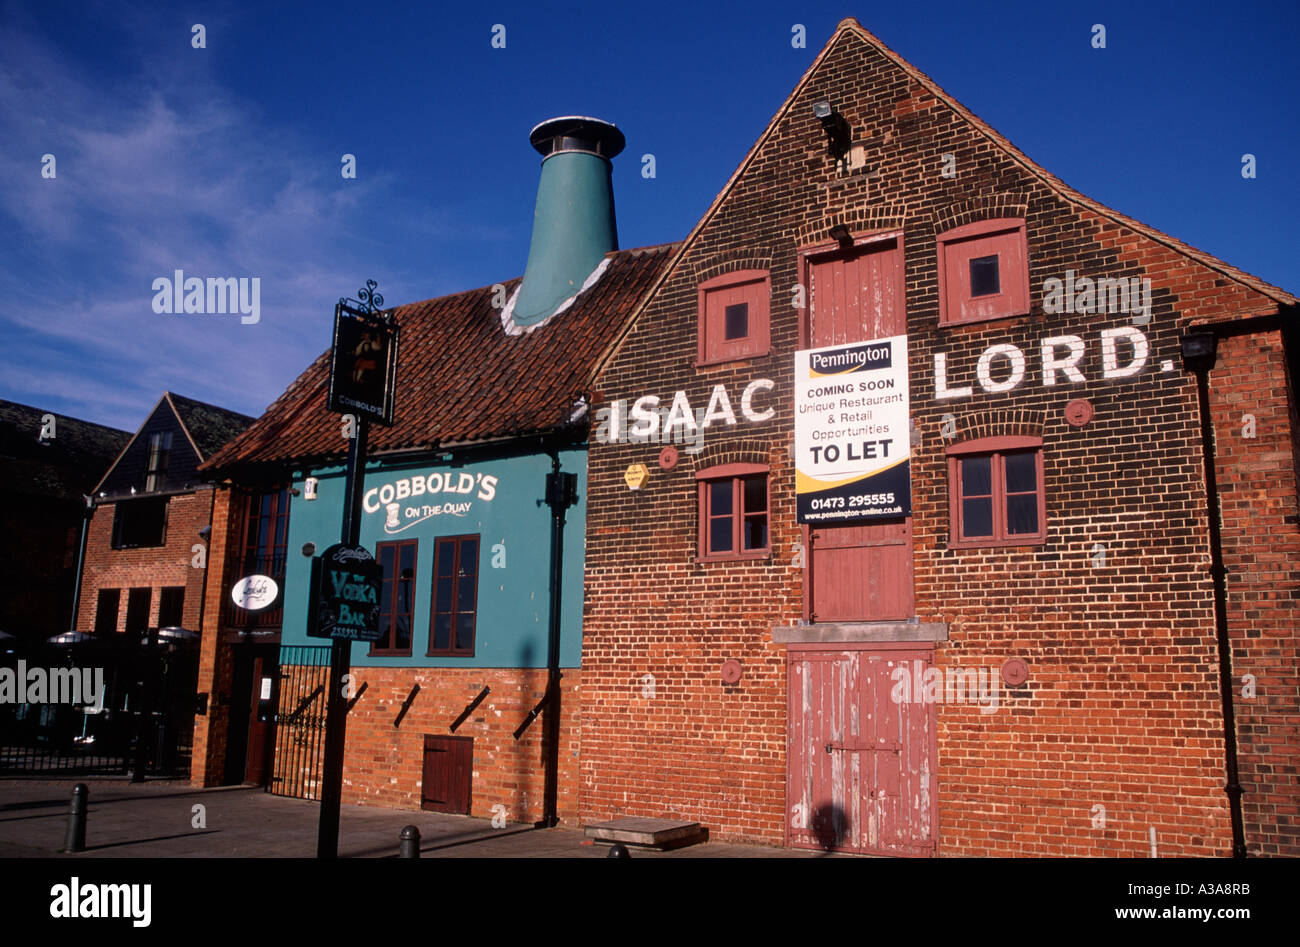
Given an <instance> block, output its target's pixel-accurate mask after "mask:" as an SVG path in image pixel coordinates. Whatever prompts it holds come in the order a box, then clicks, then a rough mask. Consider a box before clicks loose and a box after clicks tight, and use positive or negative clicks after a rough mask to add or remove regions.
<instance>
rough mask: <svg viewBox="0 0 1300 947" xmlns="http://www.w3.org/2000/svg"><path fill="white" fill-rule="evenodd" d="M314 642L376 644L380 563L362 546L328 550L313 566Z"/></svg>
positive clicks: (339, 546)
mask: <svg viewBox="0 0 1300 947" xmlns="http://www.w3.org/2000/svg"><path fill="white" fill-rule="evenodd" d="M312 572H313V577H312V599H313V601H312V617H313V619H314V620H313V622H312V627H311V628H310V629H309V630H308V632H307V633H308V634H309V635H311V636H312V637H314V638H341V639H344V640H347V641H376V640H378V639H379V637H380V632H379V591H380V583H381V582H382V581H383V575H382V573H381V570H380V566H379V563H378V562H376V561H375V558H374V556H372V555H370V553H369V552H368V551H367V550H366V549H365V547H363V546H346V545H343V544H342V543H338V544H335V545H333V546H330V548H329V549H326V550H325V552H324V553H322V554H321V555H320V557H319V558H318V559H317V560H316V561H315V562H314V563H313V569H312Z"/></svg>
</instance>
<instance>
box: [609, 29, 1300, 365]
mask: <svg viewBox="0 0 1300 947" xmlns="http://www.w3.org/2000/svg"><path fill="white" fill-rule="evenodd" d="M847 34H854V35H856V36H857V37H858V38H859V39H861V40H863V41H864V42H866V43H868V44H869V45H871V46H873V47H875V48H876V50H877V51H878V52H879V53H880V54H881V55H883V56H884V57H885V58H886V59H887V60H889V61H890V62H891V63H893V64H894V65H896V66H898V67H899V68H900V69H902V70H903V72H904V73H906V74H907V75H908V76H910V77H911V78H913V79H914V80H916V81H917V82H919V83H921V85H923V86H924V87H925V88H926V89H927V90H928V91H929V92H930V94H932V95H934V96H935V97H936V98H937V99H939V101H941V102H942V103H943V104H945V105H947V106H948V107H949V108H950V109H952V110H953V111H954V112H955V113H956V114H957V116H958V117H959V118H962V119H964V120H966V121H967V122H969V123H970V125H971V126H972V127H973V128H974V129H975V130H976V131H978V132H980V133H982V134H983V135H984V136H985V137H986V138H988V139H989V141H990V142H992V143H993V144H994V145H995V146H996V147H997V148H998V149H1000V150H1002V151H1003V152H1005V153H1006V154H1007V156H1008V157H1009V158H1011V159H1012V160H1013V161H1015V162H1016V163H1018V164H1020V165H1021V166H1022V167H1024V169H1025V170H1026V171H1027V172H1029V173H1030V174H1031V175H1033V176H1035V177H1037V178H1039V179H1040V180H1042V182H1043V183H1044V185H1046V186H1047V187H1048V188H1049V189H1050V190H1052V191H1054V192H1056V193H1057V194H1058V195H1059V196H1060V197H1062V198H1064V199H1065V200H1068V201H1073V202H1075V203H1078V204H1081V205H1083V206H1084V207H1086V208H1088V209H1089V210H1092V211H1093V212H1094V213H1098V214H1100V215H1102V216H1104V217H1109V218H1111V219H1112V220H1114V221H1115V222H1116V223H1119V224H1121V225H1123V226H1125V227H1128V228H1130V229H1132V230H1135V231H1137V232H1138V233H1140V234H1143V235H1145V236H1147V237H1148V238H1150V239H1152V240H1154V241H1156V242H1157V243H1160V244H1163V245H1165V246H1167V247H1169V248H1170V249H1172V250H1174V251H1176V252H1178V253H1181V254H1183V255H1184V256H1186V257H1188V258H1190V259H1192V260H1194V261H1195V262H1198V263H1200V264H1201V265H1203V266H1206V267H1208V268H1210V269H1212V270H1216V271H1218V272H1220V273H1222V274H1223V275H1225V276H1228V277H1230V278H1231V279H1234V280H1236V281H1237V282H1239V283H1242V284H1243V285H1245V286H1247V287H1248V288H1250V289H1253V290H1254V291H1255V292H1258V293H1260V294H1261V295H1263V296H1267V297H1268V298H1270V299H1273V300H1274V301H1275V302H1278V303H1284V304H1291V305H1295V304H1296V303H1297V302H1300V300H1297V299H1296V297H1295V296H1293V295H1291V294H1290V293H1288V292H1287V291H1286V290H1284V289H1281V288H1280V287H1277V286H1273V285H1272V284H1271V283H1268V282H1266V281H1265V280H1262V279H1260V278H1259V277H1258V276H1255V275H1253V274H1251V273H1247V272H1245V271H1244V270H1240V269H1238V268H1237V267H1235V266H1233V265H1232V264H1230V263H1228V262H1226V261H1224V260H1220V259H1219V258H1218V257H1215V256H1214V255H1213V254H1210V253H1206V252H1205V251H1204V250H1198V249H1196V248H1195V247H1192V246H1190V245H1188V244H1185V243H1183V242H1182V241H1181V240H1179V239H1177V238H1176V237H1171V236H1169V235H1168V234H1166V233H1163V232H1162V231H1160V230H1157V229H1156V228H1154V227H1152V226H1150V225H1148V224H1144V223H1142V222H1141V221H1139V220H1136V219H1135V218H1132V217H1129V216H1127V215H1126V214H1123V213H1121V212H1120V211H1117V210H1115V209H1113V208H1111V207H1108V206H1107V205H1105V204H1102V203H1101V202H1100V201H1096V200H1094V199H1093V198H1090V197H1088V196H1087V195H1085V194H1083V193H1082V192H1080V191H1077V190H1075V189H1074V188H1072V187H1070V186H1069V185H1068V184H1066V183H1065V182H1064V181H1062V180H1061V179H1060V178H1058V177H1056V176H1055V175H1054V174H1052V173H1051V172H1050V171H1048V170H1046V169H1045V168H1043V167H1042V166H1040V165H1039V164H1037V163H1036V162H1034V161H1033V159H1031V158H1030V157H1029V156H1028V155H1026V154H1025V153H1024V152H1022V151H1021V150H1020V149H1018V148H1017V147H1016V146H1015V145H1013V144H1011V142H1010V141H1009V140H1008V139H1007V138H1006V137H1005V136H1003V135H1002V134H1000V133H999V132H997V131H996V130H995V129H994V128H993V127H992V126H991V125H989V124H988V123H987V122H985V121H984V120H983V119H981V118H980V117H979V116H978V115H976V114H975V113H974V112H972V111H971V110H970V109H968V108H967V107H966V106H964V105H962V104H961V103H960V102H958V101H957V100H956V99H955V98H954V97H953V96H951V95H949V94H948V93H947V92H945V91H943V89H942V88H940V86H939V84H938V83H936V82H935V81H934V80H933V79H931V78H930V77H929V76H927V75H926V74H925V73H923V72H922V71H921V70H920V69H918V68H917V67H916V66H914V65H912V64H911V63H910V62H908V61H907V60H906V59H904V58H903V57H902V56H901V55H899V54H898V53H896V52H894V51H893V50H892V49H890V48H889V47H888V46H887V45H885V43H884V42H882V41H881V40H880V39H879V38H878V37H877V36H876V35H875V34H873V33H871V32H870V31H869V30H867V29H866V28H865V27H864V26H863V25H862V24H861V23H859V22H858V20H857V18H856V17H852V16H848V17H845V18H844V19H842V20H840V22H839V23H838V24H837V25H836V27H835V31H834V32H833V33H832V34H831V36H830V38H829V39H827V41H826V44H825V45H824V46H823V47H822V49H821V51H820V52H819V53H818V54H817V55H816V56H815V57H814V58H813V61H812V62H811V63H810V64H809V65H808V68H807V69H805V70H804V72H803V75H801V76H800V77H799V80H798V81H797V82H796V83H795V85H794V88H793V89H791V90H790V93H789V94H788V95H787V96H786V97H785V100H784V101H783V102H782V103H781V105H780V107H779V108H778V109H777V110H776V112H775V114H773V116H772V118H771V119H769V120H768V123H767V125H766V126H765V127H764V129H763V132H762V134H760V135H759V136H758V138H757V139H755V141H754V143H753V144H752V145H751V146H750V148H749V150H748V151H747V152H746V153H745V156H744V157H743V158H742V159H741V161H740V163H739V164H738V165H737V166H736V170H735V171H733V172H732V173H731V176H730V177H729V178H727V181H726V183H724V184H723V186H722V189H721V190H720V191H719V192H718V194H717V196H716V197H715V198H714V199H713V202H712V203H710V204H709V206H708V208H707V209H706V210H705V212H704V213H703V214H702V215H701V216H700V219H699V220H698V221H697V222H696V224H695V226H694V227H692V228H691V230H690V231H689V232H688V233H687V235H686V237H685V238H683V239H682V241H681V242H680V244H679V245H678V248H677V251H676V253H675V254H674V255H673V258H672V259H671V260H669V261H668V263H667V264H666V265H665V266H664V268H663V269H662V270H661V271H660V273H659V275H658V277H657V278H656V279H655V282H654V283H653V284H652V285H651V287H650V289H649V290H648V291H647V292H646V293H645V294H644V295H643V296H642V297H641V301H640V302H639V303H638V304H637V305H636V307H635V308H634V309H633V311H632V313H631V314H630V315H629V316H628V318H627V320H626V321H625V322H624V325H623V328H622V329H621V330H620V331H619V333H618V334H617V335H616V336H615V337H614V338H613V339H612V340H611V341H610V343H609V345H608V346H607V347H606V349H605V351H604V352H602V353H601V356H600V358H598V359H597V360H596V369H595V376H594V377H599V376H600V374H601V372H603V371H604V370H605V368H606V367H607V366H608V365H609V363H610V360H611V359H612V358H613V357H614V355H615V353H617V352H618V350H619V348H620V347H621V346H622V344H623V342H624V340H625V339H626V338H627V336H628V334H629V333H630V332H631V331H632V327H633V326H634V325H635V324H636V320H637V319H638V318H640V316H641V313H642V312H644V311H645V307H646V306H647V305H648V304H649V301H650V300H651V299H652V298H654V297H655V295H656V294H657V293H658V292H659V289H660V287H661V286H663V285H664V283H666V282H667V281H668V280H669V279H670V278H671V277H672V275H673V273H675V272H676V271H677V267H678V264H679V263H680V262H681V260H682V258H683V256H685V254H686V252H687V251H688V250H689V249H690V247H691V246H692V244H693V243H694V242H695V240H696V239H697V238H698V237H699V234H700V232H701V231H702V230H703V229H704V228H705V226H707V224H708V223H709V221H711V220H712V219H713V217H714V216H716V214H717V213H718V211H719V210H720V208H721V206H722V204H723V202H724V201H725V200H726V198H727V197H728V195H730V193H731V191H732V190H733V189H734V188H735V186H736V184H737V182H739V180H740V178H741V176H742V175H743V174H744V173H745V171H746V170H747V169H748V168H749V166H750V165H751V164H752V163H753V161H754V159H755V158H756V157H757V155H758V153H759V151H760V150H761V149H762V147H763V146H764V144H766V142H767V141H768V139H770V138H771V137H772V135H773V133H774V132H775V130H776V128H777V126H778V125H779V124H780V122H781V121H782V119H784V118H785V116H786V114H787V113H788V112H789V111H790V109H791V108H792V106H793V105H794V101H795V99H796V98H798V96H799V93H800V92H801V91H802V90H803V88H804V86H806V85H807V84H808V82H809V80H810V79H811V78H812V76H813V74H814V73H816V71H817V70H818V68H820V66H821V64H822V61H823V60H825V59H826V57H827V56H828V55H829V53H830V51H831V50H832V49H833V48H834V47H835V44H836V43H837V42H839V40H840V39H841V38H842V37H843V36H845V35H847Z"/></svg>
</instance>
